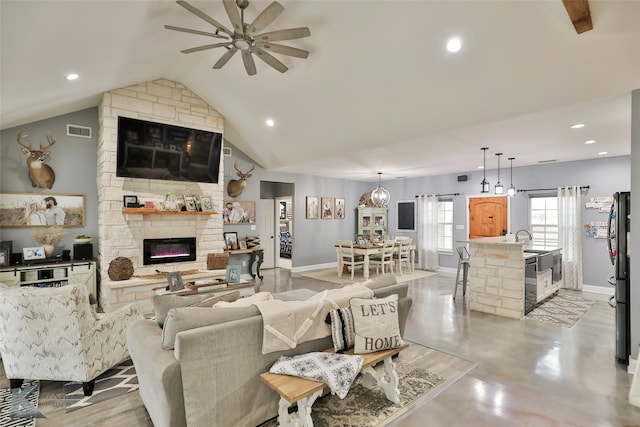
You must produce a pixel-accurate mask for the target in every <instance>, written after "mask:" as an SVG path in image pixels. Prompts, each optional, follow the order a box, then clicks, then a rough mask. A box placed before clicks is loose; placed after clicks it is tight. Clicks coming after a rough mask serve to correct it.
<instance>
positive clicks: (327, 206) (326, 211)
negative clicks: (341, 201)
mask: <svg viewBox="0 0 640 427" xmlns="http://www.w3.org/2000/svg"><path fill="white" fill-rule="evenodd" d="M321 208H322V219H333V197H323V198H322V203H321Z"/></svg>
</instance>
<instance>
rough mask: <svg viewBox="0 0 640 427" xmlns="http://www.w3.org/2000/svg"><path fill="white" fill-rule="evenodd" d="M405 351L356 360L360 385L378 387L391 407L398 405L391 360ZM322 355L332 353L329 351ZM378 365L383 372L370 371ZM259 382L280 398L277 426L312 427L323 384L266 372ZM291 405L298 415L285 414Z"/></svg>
mask: <svg viewBox="0 0 640 427" xmlns="http://www.w3.org/2000/svg"><path fill="white" fill-rule="evenodd" d="M407 347H409V344H405V345H403V346H402V347H398V348H393V349H390V350H382V351H378V352H375V353H366V354H360V355H359V356H362V358H363V359H364V361H363V363H362V369H361V370H360V372H362V373H363V374H365V379H364V383H363V385H364V386H365V387H367V388H369V389H370V388H372V387H373V386H374V385H376V384H378V385H379V386H380V388H382V390H383V391H384V394H385V396H386V397H387V399H389V400H390V401H392V402H393V403H399V402H400V390H399V389H398V373H397V372H396V364H395V362H393V361H392V360H391V358H392V357H393V356H395V355H396V354H398V353H400V352H401V351H402V350H404V349H406V348H407ZM326 351H329V352H333V349H329V350H326ZM345 354H353V349H351V350H349V351H346V352H345ZM382 361H384V371H382V372H379V371H378V370H376V369H375V368H374V365H376V364H377V363H379V362H382ZM260 379H261V380H262V382H264V383H265V384H266V385H267V386H269V388H271V389H272V390H274V391H275V392H276V393H278V394H279V395H280V404H279V408H278V425H279V426H287V427H294V426H304V427H312V426H313V421H312V420H311V407H312V406H313V404H314V402H315V401H316V399H317V398H318V397H320V396H321V395H322V390H323V389H324V388H325V387H326V386H327V385H326V384H325V383H323V382H319V381H313V380H307V379H305V378H300V377H294V376H291V375H281V374H272V373H270V372H265V373H264V374H262V375H260ZM294 403H297V404H298V411H297V412H294V413H292V414H289V407H290V406H291V405H293V404H294Z"/></svg>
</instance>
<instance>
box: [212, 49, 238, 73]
mask: <svg viewBox="0 0 640 427" xmlns="http://www.w3.org/2000/svg"><path fill="white" fill-rule="evenodd" d="M237 51H238V49H236V48H235V47H232V48H231V49H229V50H228V51H226V52H225V53H224V55H222V56H221V57H220V59H218V62H216V63H215V64H214V65H213V68H214V69H216V70H219V69H220V68H222V67H223V66H224V64H226V63H227V62H229V60H230V59H231V57H232V56H233V55H235V53H236V52H237Z"/></svg>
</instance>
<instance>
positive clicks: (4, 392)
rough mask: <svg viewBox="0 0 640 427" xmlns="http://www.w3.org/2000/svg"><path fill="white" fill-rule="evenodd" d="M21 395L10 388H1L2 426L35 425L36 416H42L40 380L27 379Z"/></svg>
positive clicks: (24, 426)
mask: <svg viewBox="0 0 640 427" xmlns="http://www.w3.org/2000/svg"><path fill="white" fill-rule="evenodd" d="M21 390H22V392H21V395H16V392H15V391H14V392H13V394H12V392H11V389H10V388H8V387H7V388H0V426H2V427H33V426H34V425H35V424H36V418H42V414H41V413H40V412H39V411H38V409H37V408H38V395H39V393H40V386H39V383H38V381H26V382H25V383H24V384H23V385H22V388H21Z"/></svg>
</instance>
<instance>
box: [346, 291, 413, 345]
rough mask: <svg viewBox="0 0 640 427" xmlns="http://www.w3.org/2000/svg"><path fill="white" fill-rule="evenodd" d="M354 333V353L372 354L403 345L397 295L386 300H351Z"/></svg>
mask: <svg viewBox="0 0 640 427" xmlns="http://www.w3.org/2000/svg"><path fill="white" fill-rule="evenodd" d="M349 306H350V307H351V313H352V315H353V324H354V327H355V331H356V338H355V345H354V353H355V354H358V353H373V352H376V351H380V350H387V349H390V348H397V347H400V346H402V345H403V344H404V341H402V337H401V336H400V325H399V322H398V295H397V294H393V295H389V296H388V297H386V298H374V299H364V298H351V300H350V301H349Z"/></svg>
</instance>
